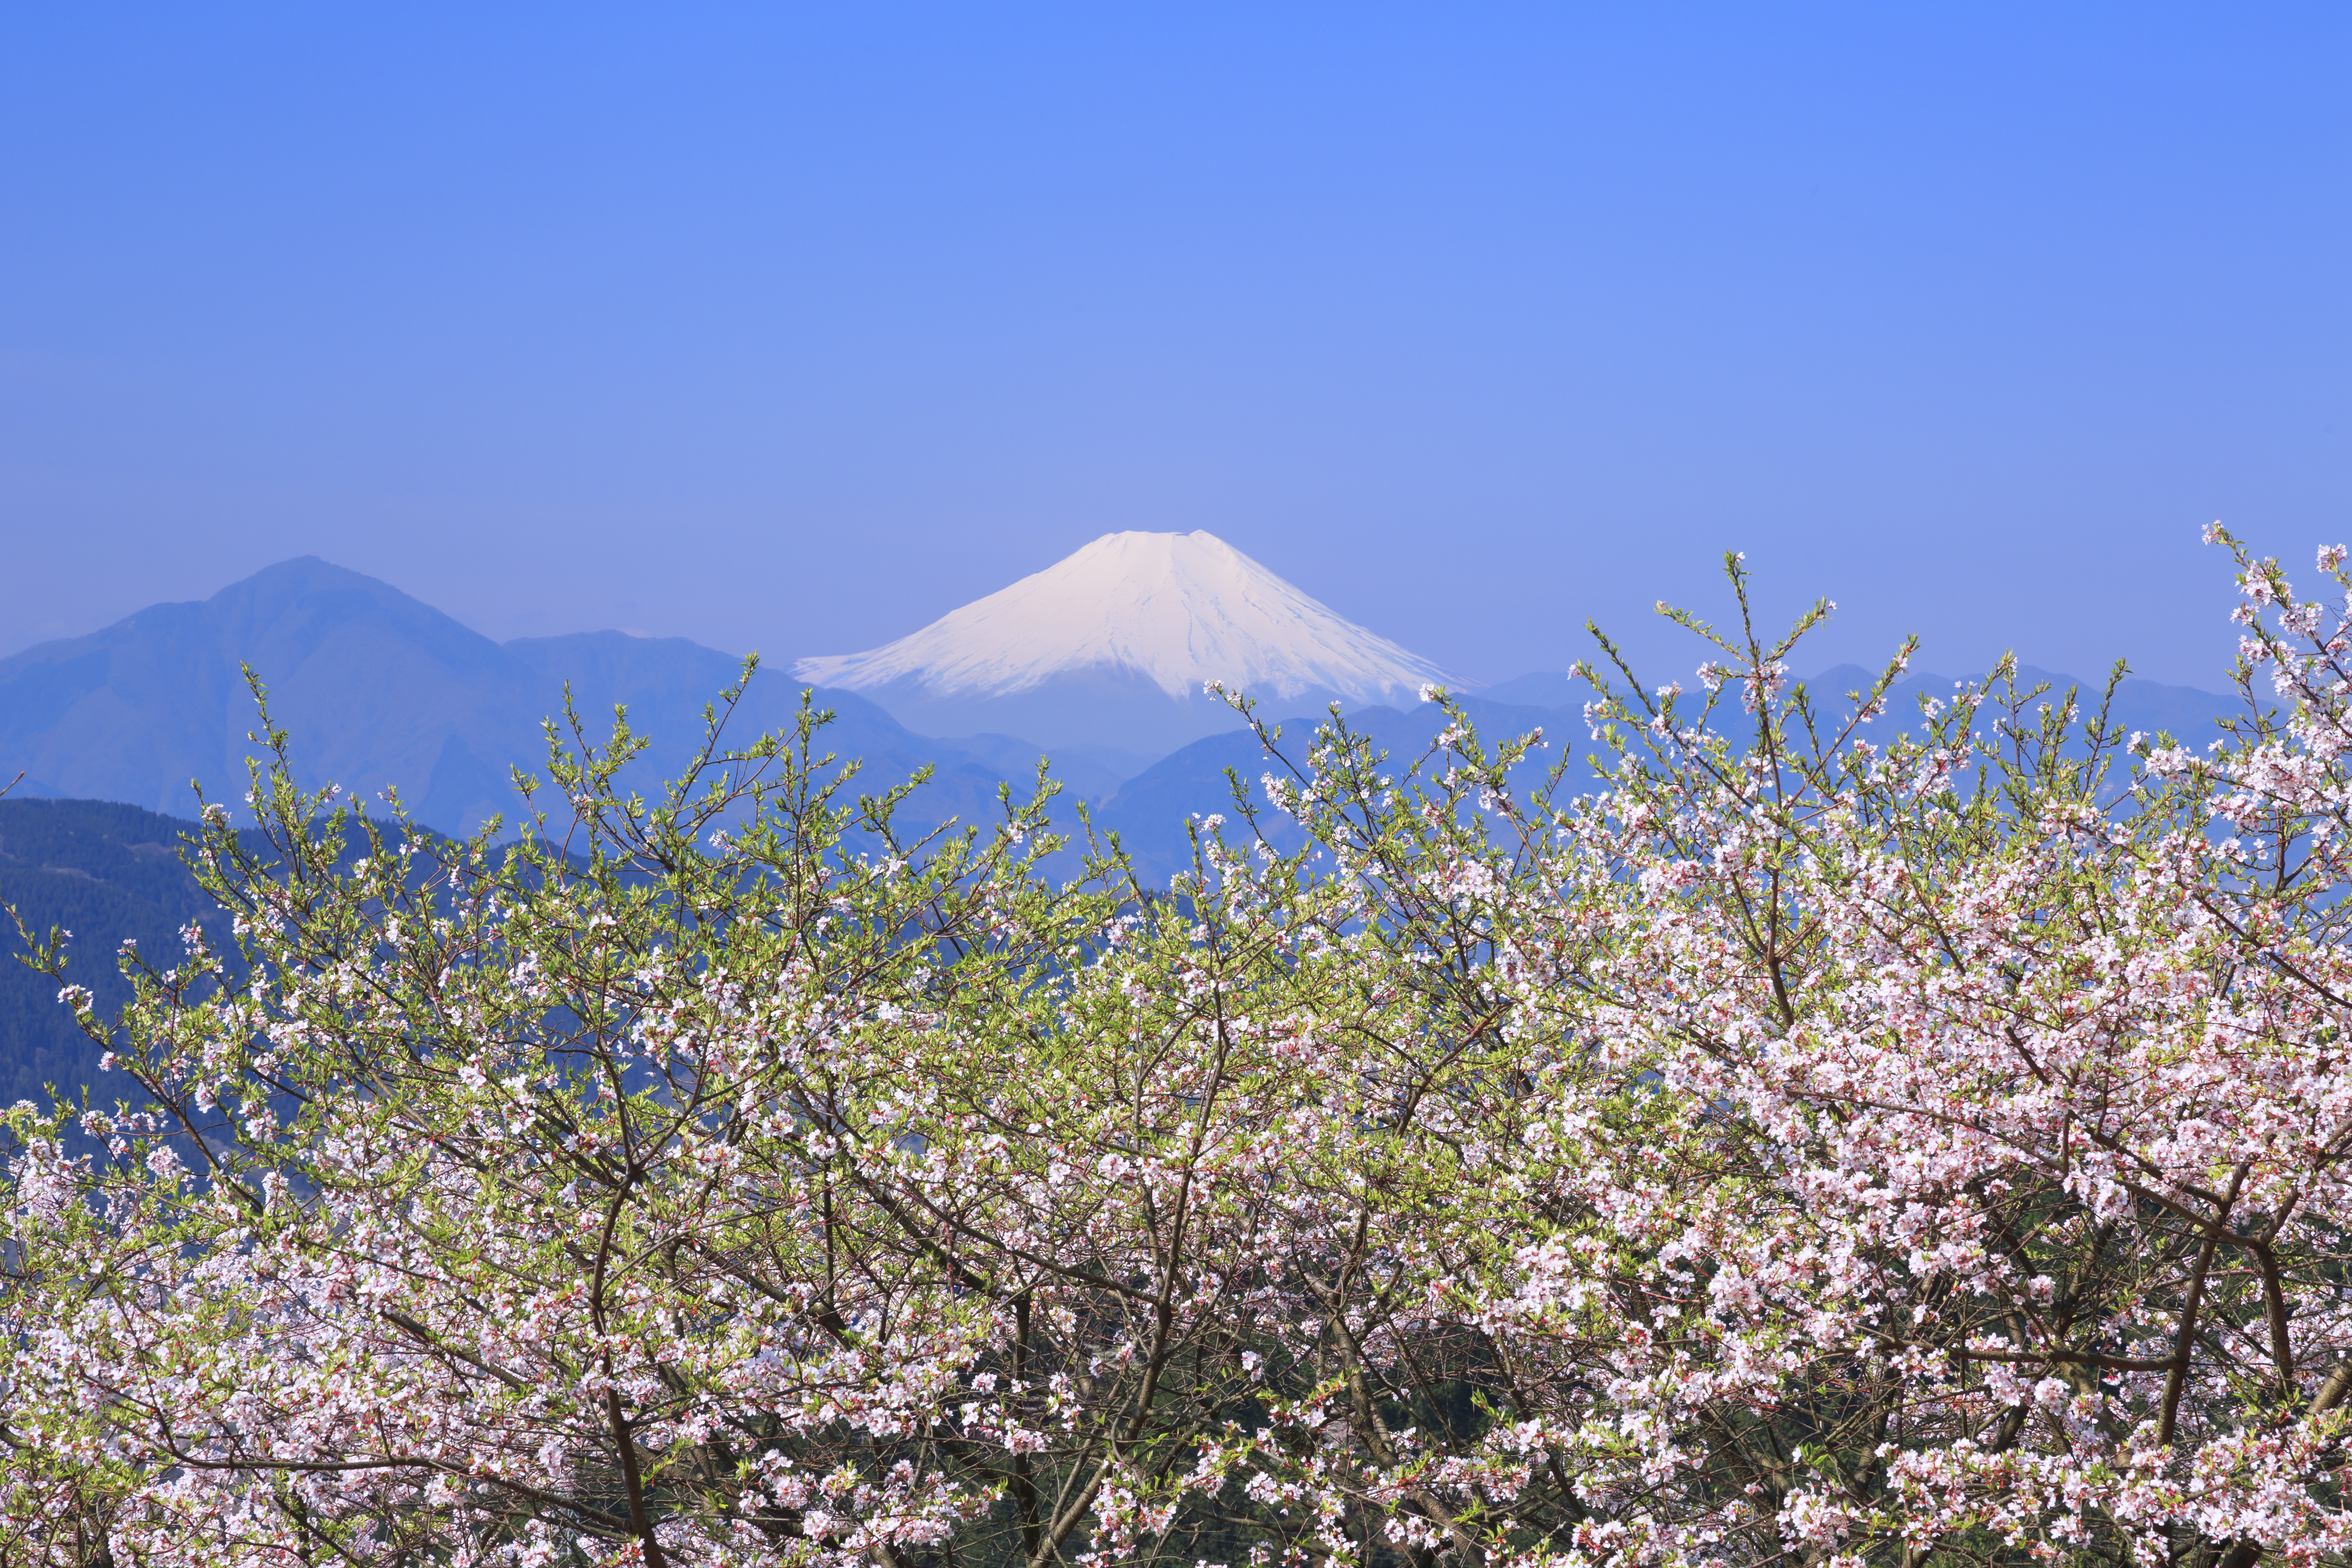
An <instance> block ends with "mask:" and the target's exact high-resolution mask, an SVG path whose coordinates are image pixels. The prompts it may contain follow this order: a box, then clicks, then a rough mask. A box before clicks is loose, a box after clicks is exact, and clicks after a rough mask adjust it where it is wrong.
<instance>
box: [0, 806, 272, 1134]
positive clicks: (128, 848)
mask: <svg viewBox="0 0 2352 1568" xmlns="http://www.w3.org/2000/svg"><path fill="white" fill-rule="evenodd" d="M194 831H195V824H194V823H192V822H184V821H180V820H177V819H175V818H173V817H168V816H157V815H156V814H154V813H153V812H150V811H142V810H141V809H139V808H138V807H137V806H135V805H112V804H110V803H106V802H101V801H89V800H16V799H13V798H11V799H8V800H0V902H5V903H8V904H11V905H13V906H15V908H16V910H17V912H18V913H20V914H21V915H23V917H24V919H25V923H26V925H28V926H30V927H32V928H33V929H34V930H35V931H42V932H46V931H50V930H52V929H55V928H58V927H63V928H64V929H66V930H68V931H72V932H73V933H74V939H73V941H72V942H70V943H68V947H67V955H68V963H67V969H66V973H67V974H68V976H69V977H70V978H71V979H72V980H73V981H74V982H75V983H76V984H81V985H87V986H89V989H90V992H91V994H93V995H95V996H96V997H97V999H98V1005H99V1011H100V1014H101V1015H103V1016H113V1013H114V1011H115V1009H117V1008H119V1007H121V1005H123V1003H125V1002H127V1001H129V1000H130V996H131V986H130V984H129V982H127V981H125V980H124V979H123V978H122V975H121V970H120V969H119V968H118V967H117V965H116V963H115V953H116V952H117V950H118V949H120V948H121V944H122V942H123V941H124V940H125V939H126V938H128V939H129V940H131V941H133V942H137V943H138V944H139V950H140V951H141V952H143V953H145V954H146V955H147V956H148V958H149V959H150V960H151V961H152V962H153V963H155V964H156V965H157V967H159V968H169V967H170V966H171V964H172V962H173V958H174V957H175V956H176V955H177V954H178V953H179V952H180V951H181V943H180V934H179V933H180V928H181V927H183V926H184V925H187V924H189V923H190V922H192V921H194V922H197V923H200V924H203V925H205V926H206V927H207V928H208V929H209V931H210V933H211V935H212V936H213V937H214V938H215V945H216V946H217V947H218V948H220V949H221V950H223V951H226V948H227V946H228V930H227V925H228V917H227V916H226V914H224V913H223V912H222V911H221V910H220V909H219V907H218V906H217V905H215V903H214V902H213V901H212V900H210V899H208V898H206V897H205V892H204V889H201V888H199V887H197V886H196V879H195V878H194V877H193V876H191V875H189V873H188V869H187V868H186V867H184V866H183V865H182V864H181V863H180V837H181V835H183V834H184V833H193V832H194ZM24 951H25V945H24V943H23V942H22V941H20V940H19V939H18V937H17V935H16V923H15V922H14V921H10V920H8V919H7V918H6V917H5V915H0V1105H14V1104H15V1103H16V1101H18V1100H31V1101H33V1102H34V1103H35V1104H37V1105H39V1104H46V1103H47V1096H46V1095H45V1093H44V1092H43V1091H44V1089H46V1088H47V1086H50V1085H55V1086H57V1087H58V1088H59V1089H66V1090H68V1091H71V1090H73V1089H79V1087H81V1086H83V1085H85V1084H88V1085H93V1086H95V1087H96V1088H97V1089H99V1090H100V1092H101V1093H103V1092H104V1091H105V1090H106V1089H107V1088H108V1085H107V1082H106V1080H104V1079H101V1078H100V1076H99V1072H98V1058H99V1048H98V1047H96V1046H95V1045H93V1044H91V1043H90V1040H89V1037H88V1036H86V1035H84V1034H83V1033H82V1032H81V1029H80V1028H79V1026H77V1025H76V1024H75V1022H74V1019H73V1015H72V1014H71V1013H70V1012H68V1010H67V1009H66V1008H65V1007H64V1006H63V1005H60V1004H59V1003H58V987H57V983H56V982H54V981H52V980H51V979H49V978H48V976H47V975H45V974H41V973H36V972H35V971H33V970H31V969H28V968H26V966H25V965H24V964H23V963H19V962H18V959H19V957H20V956H21V955H22V954H23V953H24ZM112 1087H113V1090H114V1092H115V1093H117V1094H131V1092H132V1090H131V1085H130V1084H129V1082H128V1080H126V1079H116V1080H114V1082H113V1086H112Z"/></svg>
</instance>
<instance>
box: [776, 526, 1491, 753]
mask: <svg viewBox="0 0 2352 1568" xmlns="http://www.w3.org/2000/svg"><path fill="white" fill-rule="evenodd" d="M793 674H794V675H796V676H797V677H798V678H799V679H802V680H804V681H808V682H810V683H812V684H814V685H819V686H825V687H830V688H833V689H838V690H848V691H855V692H857V693H859V694H861V695H863V696H865V697H866V698H868V699H870V700H873V701H874V702H876V703H877V704H878V705H879V706H880V707H882V708H883V709H884V710H887V711H888V712H889V713H890V714H891V715H892V716H893V717H895V718H896V719H898V721H899V722H900V723H902V724H905V725H906V726H907V727H908V729H911V730H914V731H918V732H920V733H925V734H931V735H955V734H961V733H967V732H970V731H993V732H997V733H1003V734H1014V735H1022V736H1025V737H1027V738H1028V739H1030V740H1032V741H1034V742H1040V743H1042V744H1044V745H1046V746H1049V747H1053V748H1055V749H1056V750H1057V751H1061V752H1071V753H1075V754H1079V755H1084V754H1087V753H1088V752H1097V753H1100V754H1102V756H1103V759H1104V760H1105V761H1114V760H1115V756H1114V754H1115V753H1118V752H1126V753H1128V754H1129V757H1130V758H1141V759H1149V758H1150V757H1154V756H1159V755H1160V754H1162V753H1165V752H1169V751H1171V750H1172V749H1173V748H1175V747H1177V746H1181V745H1183V744H1185V743H1186V742H1191V741H1195V740H1198V739H1201V738H1202V737H1203V736H1207V735H1213V734H1218V733H1221V732H1223V731H1230V730H1235V729H1238V728H1240V727H1241V721H1240V720H1239V718H1238V717H1236V715H1235V714H1234V711H1233V710H1232V709H1230V708H1228V707H1227V706H1226V705H1225V704H1224V703H1223V701H1221V700H1218V699H1216V698H1214V697H1212V696H1206V695H1204V694H1203V692H1202V686H1203V685H1204V684H1205V683H1206V682H1208V681H1211V680H1220V681H1223V683H1224V684H1225V685H1226V686H1227V687H1229V688H1234V689H1240V690H1244V691H1246V692H1248V693H1250V694H1251V695H1253V696H1256V697H1262V698H1266V699H1269V700H1278V701H1279V702H1280V703H1281V704H1282V708H1283V710H1284V711H1286V712H1299V711H1311V710H1314V709H1316V708H1318V707H1320V706H1322V705H1323V704H1325V703H1328V702H1329V701H1331V700H1335V699H1336V700H1341V701H1344V702H1347V703H1348V704H1349V705H1350V706H1360V705H1368V704H1387V705H1395V706H1411V705H1412V703H1413V702H1415V701H1416V700H1418V693H1419V690H1420V689H1421V688H1422V687H1423V686H1424V685H1429V684H1433V683H1434V684H1440V685H1442V684H1444V683H1445V682H1446V677H1445V675H1444V672H1443V671H1441V670H1440V669H1439V668H1437V667H1436V666H1435V665H1433V664H1432V663H1431V662H1430V661H1429V660H1427V659H1425V658H1421V657H1420V656H1419V655H1417V654H1414V653H1412V651H1410V650H1409V649H1406V648H1403V647H1399V646H1398V645H1397V644H1395V643H1393V642H1391V641H1390V640H1389V639H1388V638H1386V637H1381V636H1378V635H1377V634H1375V633H1373V632H1370V631H1368V630H1367V629H1365V628H1364V627H1362V626H1358V625H1356V624H1355V623H1354V622H1353V621H1350V620H1349V619H1347V618H1346V617H1344V616H1340V615H1339V614H1338V613H1337V612H1335V611H1333V610H1332V609H1330V608H1329V607H1328V606H1327V605H1322V604H1320V603H1318V601H1316V600H1314V599H1312V598H1309V597H1308V596H1307V595H1306V594H1304V593H1301V592H1300V591H1299V590H1298V589H1297V588H1296V587H1294V586H1292V585H1291V584H1288V583H1286V582H1285V581H1283V580H1282V579H1281V578H1280V577H1277V576H1276V575H1275V574H1273V573H1272V572H1270V571H1268V570H1267V569H1266V568H1265V566H1263V565H1261V564H1259V563H1257V562H1255V561H1253V560H1251V559H1250V558H1249V557H1248V556H1246V555H1244V554H1243V553H1242V552H1240V551H1238V550H1235V549H1234V547H1233V546H1232V545H1230V544H1227V543H1226V542H1224V541H1223V540H1222V539H1219V538H1217V537H1216V536H1215V535H1214V534H1211V533H1203V532H1198V531H1195V532H1192V533H1107V534H1105V535H1103V536H1102V537H1101V538H1100V539H1097V540H1096V541H1095V542H1093V543H1091V544H1088V545H1087V546H1086V547H1085V548H1084V549H1082V550H1079V551H1078V552H1076V553H1075V554H1073V555H1070V556H1067V557H1066V558H1064V559H1063V560H1061V561H1059V562H1056V563H1055V564H1054V565H1052V566H1049V567H1047V568H1046V569H1045V571H1043V572H1039V573H1036V574H1034V575H1032V576H1028V577H1024V578H1022V579H1021V580H1020V581H1019V582H1017V583H1015V584H1013V585H1012V586H1010V587H1008V588H1004V589H1001V590H999V591H998V592H996V593H993V594H991V595H988V596H987V597H986V598H982V599H975V600H973V601H972V602H971V604H969V605H964V606H963V607H962V608H961V609H959V610H955V611H952V612H950V614H948V615H946V616H941V617H940V619H939V620H936V621H934V622H932V623H931V624H930V625H929V626H925V627H923V628H922V629H921V630H920V631H918V632H914V633H912V634H910V635H909V636H907V637H900V638H899V639H898V641H896V642H893V643H887V644H885V645H883V646H882V647H877V648H872V649H869V650H867V651H866V652H865V653H853V654H835V655H828V656H824V657H821V658H804V659H802V660H801V661H800V662H799V663H798V664H796V665H795V666H794V667H793Z"/></svg>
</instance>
